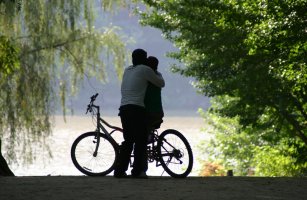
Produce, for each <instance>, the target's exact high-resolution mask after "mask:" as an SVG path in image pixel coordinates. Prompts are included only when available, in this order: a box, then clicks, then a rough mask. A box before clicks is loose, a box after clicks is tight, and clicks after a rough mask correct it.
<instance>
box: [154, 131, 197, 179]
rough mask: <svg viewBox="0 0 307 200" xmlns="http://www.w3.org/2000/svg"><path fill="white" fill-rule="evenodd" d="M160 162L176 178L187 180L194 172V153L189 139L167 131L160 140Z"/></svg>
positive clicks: (175, 132) (176, 132)
mask: <svg viewBox="0 0 307 200" xmlns="http://www.w3.org/2000/svg"><path fill="white" fill-rule="evenodd" d="M157 147H158V156H159V161H160V163H161V165H162V167H163V168H164V170H165V171H166V172H167V173H168V174H169V175H170V176H172V177H174V178H185V177H187V176H188V175H189V174H190V172H191V171H192V167H193V153H192V149H191V146H190V144H189V142H188V141H187V139H186V138H185V137H184V136H183V135H182V134H181V133H180V132H179V131H176V130H173V129H168V130H165V131H163V132H162V133H161V135H160V136H159V140H158V145H157Z"/></svg>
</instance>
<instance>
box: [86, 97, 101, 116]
mask: <svg viewBox="0 0 307 200" xmlns="http://www.w3.org/2000/svg"><path fill="white" fill-rule="evenodd" d="M97 96H98V93H96V94H95V95H93V96H91V101H90V104H88V105H87V110H86V113H85V114H87V113H88V111H90V112H92V107H93V105H94V101H95V100H96V98H97Z"/></svg>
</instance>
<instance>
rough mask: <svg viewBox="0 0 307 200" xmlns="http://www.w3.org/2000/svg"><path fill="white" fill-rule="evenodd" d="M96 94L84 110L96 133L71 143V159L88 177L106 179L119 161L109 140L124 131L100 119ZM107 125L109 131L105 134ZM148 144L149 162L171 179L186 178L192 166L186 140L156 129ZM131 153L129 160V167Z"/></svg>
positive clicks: (174, 132) (85, 134)
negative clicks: (88, 114) (94, 123)
mask: <svg viewBox="0 0 307 200" xmlns="http://www.w3.org/2000/svg"><path fill="white" fill-rule="evenodd" d="M97 96H98V93H97V94H95V95H93V96H92V97H91V98H90V99H91V100H90V103H89V104H88V106H87V111H86V114H87V113H88V112H90V113H91V114H92V116H93V117H94V118H96V130H95V131H91V132H86V133H83V134H81V135H80V136H79V137H77V139H76V140H75V141H74V142H73V144H72V147H71V158H72V162H73V164H74V165H75V167H76V168H77V169H78V170H79V171H80V172H82V173H83V174H86V175H88V176H105V175H107V174H109V173H111V172H112V171H113V170H114V167H115V163H116V161H117V159H118V154H119V144H118V143H117V142H116V141H115V139H114V138H113V137H112V134H113V133H115V132H121V133H122V132H123V130H122V129H121V128H119V127H116V126H112V125H110V124H109V123H108V122H106V121H105V120H104V119H102V118H101V114H100V107H99V106H97V105H95V104H94V101H95V100H96V98H97ZM105 126H107V127H108V128H110V129H111V131H110V132H109V131H107V129H106V128H105ZM150 135H151V139H150V141H148V146H147V153H148V162H149V163H152V162H156V167H158V166H162V167H163V169H164V170H165V171H166V172H167V173H168V174H169V175H170V176H171V177H174V178H184V177H187V176H188V175H189V174H190V172H191V171H192V167H193V153H192V149H191V146H190V144H189V142H188V141H187V139H186V138H185V137H184V136H183V135H182V134H181V133H180V132H179V131H177V130H174V129H167V130H165V131H163V132H162V133H161V134H159V133H158V130H157V129H154V130H153V131H152V132H151V134H150ZM133 157H134V156H133V154H132V155H131V158H130V166H131V165H132V160H133Z"/></svg>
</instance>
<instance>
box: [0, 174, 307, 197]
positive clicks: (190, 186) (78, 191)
mask: <svg viewBox="0 0 307 200" xmlns="http://www.w3.org/2000/svg"><path fill="white" fill-rule="evenodd" d="M0 197H1V200H22V199H31V200H42V199H44V200H48V199H56V200H66V199H67V200H68V199H69V200H78V199H80V200H89V199H95V200H96V199H107V200H113V199H121V200H123V199H126V200H130V199H131V200H132V199H133V200H136V199H137V200H142V199H146V200H153V199H157V200H180V199H182V200H190V199H191V200H198V199H201V200H210V199H219V200H220V199H221V200H223V199H240V200H241V199H249V200H250V199H285V200H286V199H287V200H288V199H294V200H295V199H297V200H303V199H307V178H264V177H189V178H185V179H174V178H170V177H149V179H131V178H130V179H116V178H113V177H110V176H107V177H87V176H44V177H43V176H41V177H40V176H37V177H0Z"/></svg>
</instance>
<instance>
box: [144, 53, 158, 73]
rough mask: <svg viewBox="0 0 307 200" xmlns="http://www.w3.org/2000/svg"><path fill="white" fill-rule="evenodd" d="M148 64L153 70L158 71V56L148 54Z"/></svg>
mask: <svg viewBox="0 0 307 200" xmlns="http://www.w3.org/2000/svg"><path fill="white" fill-rule="evenodd" d="M147 65H148V66H149V67H151V68H152V69H153V70H155V71H156V70H157V69H158V65H159V60H158V58H156V57H154V56H148V58H147Z"/></svg>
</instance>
